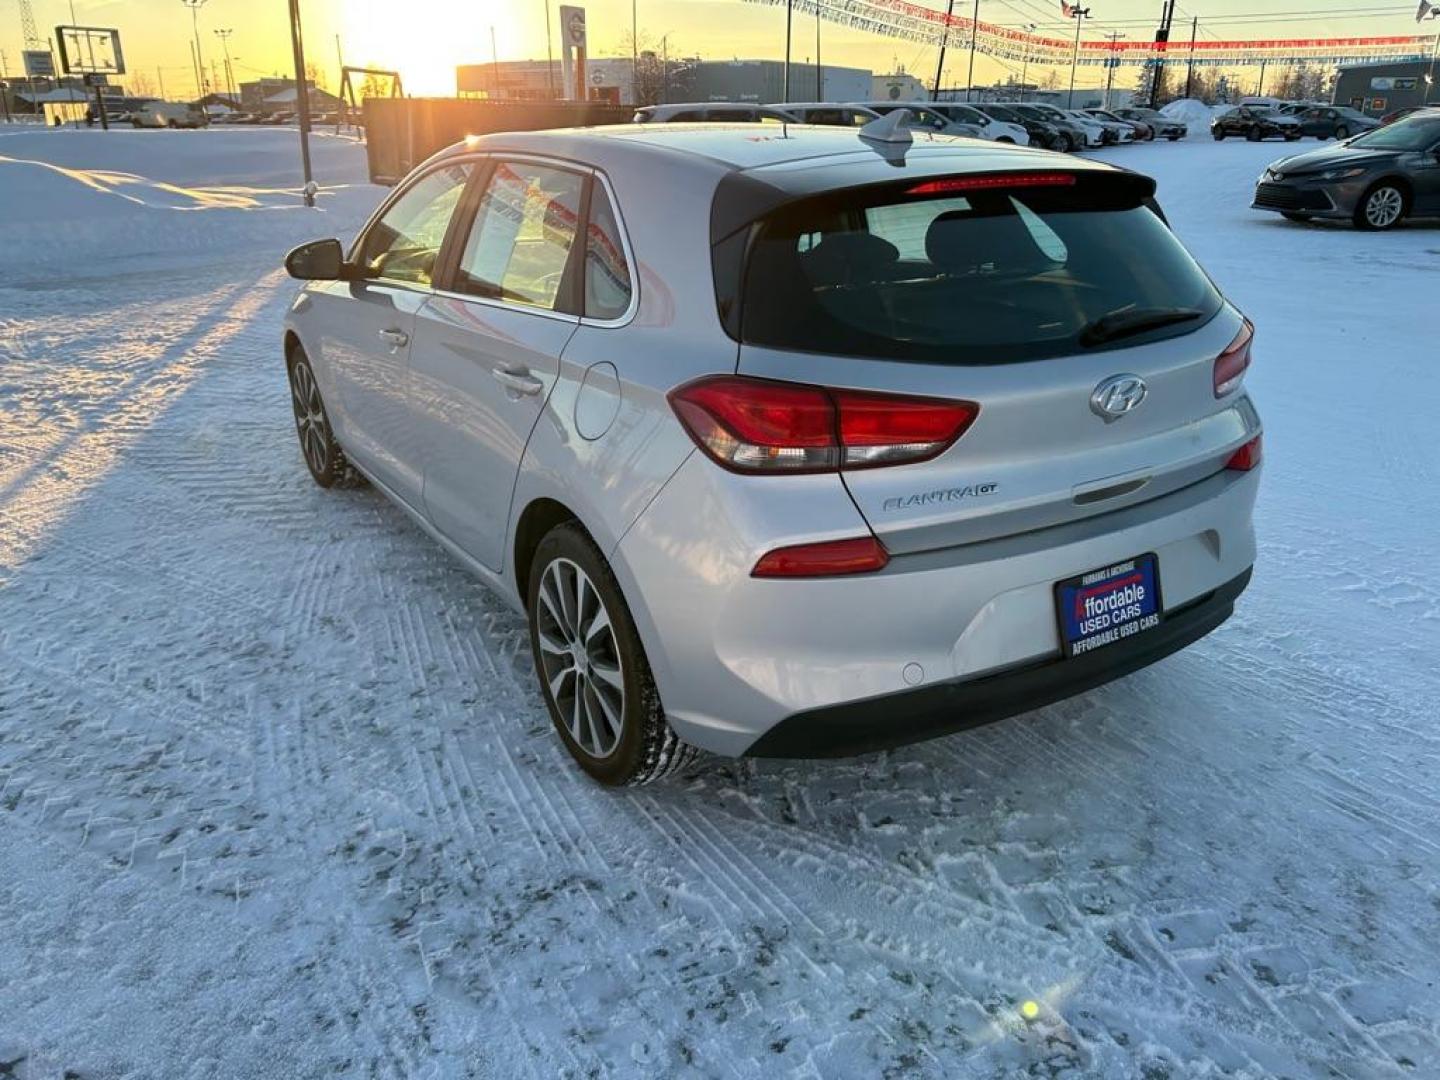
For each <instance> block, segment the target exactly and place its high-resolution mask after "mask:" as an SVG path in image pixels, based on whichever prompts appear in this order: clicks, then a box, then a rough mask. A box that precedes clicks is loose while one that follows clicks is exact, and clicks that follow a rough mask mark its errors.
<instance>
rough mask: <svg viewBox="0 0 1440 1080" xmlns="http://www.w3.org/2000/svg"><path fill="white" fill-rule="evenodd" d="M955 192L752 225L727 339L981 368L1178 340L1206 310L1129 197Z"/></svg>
mask: <svg viewBox="0 0 1440 1080" xmlns="http://www.w3.org/2000/svg"><path fill="white" fill-rule="evenodd" d="M956 183H957V184H958V185H960V186H959V188H958V189H956V188H951V187H949V186H948V185H947V184H946V182H944V181H939V182H930V183H926V184H922V185H919V186H920V187H921V188H923V189H925V190H924V191H923V192H921V191H916V190H915V189H914V188H907V187H906V186H903V185H901V186H896V185H886V187H885V188H882V189H876V188H874V187H869V188H861V189H848V190H845V191H841V192H835V193H830V194H827V195H823V196H817V197H814V198H811V199H806V200H803V201H800V202H798V203H794V204H791V205H789V206H786V207H782V208H781V209H780V210H778V211H776V212H775V213H773V214H772V215H770V216H769V217H768V218H766V219H764V220H762V221H761V222H760V223H759V224H757V225H756V226H754V227H753V229H754V238H753V240H752V241H751V243H750V245H749V248H748V255H747V256H746V267H745V270H744V276H743V282H742V283H741V285H740V292H741V304H740V319H739V327H738V333H739V337H740V340H741V341H742V342H744V343H747V344H753V345H761V346H768V347H772V348H779V349H792V350H798V351H803V352H821V353H830V354H834V355H849V356H867V357H876V358H886V359H902V360H916V361H923V362H931V363H942V364H993V363H1007V362H1012V361H1020V360H1036V359H1043V358H1046V357H1052V356H1062V355H1066V354H1069V353H1074V352H1077V351H1086V350H1087V349H1097V348H1111V347H1118V346H1119V345H1121V344H1132V343H1135V342H1136V341H1139V340H1156V339H1158V338H1163V337H1168V336H1174V335H1177V334H1183V333H1188V332H1189V331H1191V330H1193V329H1194V328H1195V327H1196V326H1199V325H1201V324H1202V323H1203V322H1204V321H1205V320H1207V319H1208V318H1209V317H1210V316H1211V315H1213V314H1214V313H1215V312H1216V311H1218V310H1219V308H1220V304H1221V299H1220V296H1219V294H1218V293H1217V292H1216V291H1215V288H1214V286H1213V285H1211V283H1210V281H1209V279H1208V278H1207V277H1206V276H1205V274H1204V272H1203V271H1201V269H1200V268H1199V267H1198V266H1197V265H1196V264H1195V262H1194V260H1193V259H1191V257H1190V255H1189V254H1188V253H1187V252H1186V251H1185V249H1184V248H1183V247H1182V246H1181V245H1180V243H1179V241H1177V240H1176V239H1175V237H1174V235H1173V234H1172V233H1171V232H1170V230H1169V229H1168V228H1167V227H1166V226H1165V224H1164V223H1163V222H1162V221H1161V220H1160V219H1159V218H1158V217H1157V216H1156V215H1155V214H1154V213H1153V212H1152V211H1151V210H1149V209H1148V208H1147V207H1145V206H1144V205H1141V203H1140V193H1139V189H1138V188H1136V187H1135V186H1134V185H1132V184H1129V183H1126V182H1116V181H1115V180H1114V178H1111V177H1108V176H1105V177H1099V178H1094V177H1090V178H1085V177H1082V178H1078V179H1077V180H1076V182H1074V183H1073V185H1072V184H1068V183H1060V184H1049V185H1044V186H1032V185H1021V186H1017V187H1001V188H988V187H987V188H975V189H971V188H967V187H964V186H963V185H964V178H958V179H957V181H956ZM717 281H718V278H717ZM1157 311H1164V312H1167V313H1169V312H1174V311H1184V312H1185V313H1186V314H1185V317H1184V319H1183V320H1179V319H1174V318H1171V317H1169V316H1168V315H1167V317H1166V318H1164V319H1156V318H1153V317H1152V316H1153V313H1154V312H1157ZM1142 314H1143V315H1144V316H1145V318H1144V319H1138V318H1134V317H1137V316H1139V315H1142ZM1111 324H1116V325H1120V324H1123V326H1120V329H1119V330H1118V331H1117V332H1116V333H1113V334H1112V333H1110V332H1109V331H1108V327H1110V325H1111ZM1097 326H1099V327H1102V328H1107V332H1106V333H1104V334H1100V333H1097V332H1096V327H1097ZM1122 339H1123V340H1122ZM1112 342H1113V344H1112Z"/></svg>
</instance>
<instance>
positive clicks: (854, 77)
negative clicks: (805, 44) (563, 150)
mask: <svg viewBox="0 0 1440 1080" xmlns="http://www.w3.org/2000/svg"><path fill="white" fill-rule="evenodd" d="M634 74H635V68H634V65H633V64H632V62H631V59H630V58H629V57H628V56H627V57H618V58H615V57H594V58H591V59H587V60H586V61H585V82H586V95H585V96H586V99H587V100H590V101H605V102H609V103H611V104H614V105H654V104H664V103H666V102H671V101H748V102H755V103H757V104H771V103H774V102H780V101H784V100H785V99H786V94H785V64H784V62H783V61H780V60H697V59H694V58H688V59H686V58H669V59H662V58H661V57H659V56H656V55H655V54H654V53H649V52H647V53H642V54H641V55H640V67H639V79H638V86H637V80H636V79H635V77H634ZM562 81H563V80H562V78H561V71H560V63H559V61H558V60H557V61H556V62H555V63H554V64H550V63H548V62H547V61H545V60H502V61H501V62H500V63H498V64H496V63H490V64H462V65H460V66H459V67H457V68H456V69H455V90H456V93H457V94H458V95H459V96H460V97H487V98H500V99H505V100H519V101H548V100H552V99H554V98H558V97H559V96H560V95H561V93H562V92H563V91H562V90H561V84H562ZM637 91H638V92H637ZM870 96H871V81H870V72H869V71H868V70H867V69H864V68H851V67H840V66H838V65H834V64H823V65H821V67H820V70H819V71H818V72H817V70H816V66H815V65H814V64H804V63H794V62H792V63H791V65H790V93H789V100H791V101H867V100H869V99H870Z"/></svg>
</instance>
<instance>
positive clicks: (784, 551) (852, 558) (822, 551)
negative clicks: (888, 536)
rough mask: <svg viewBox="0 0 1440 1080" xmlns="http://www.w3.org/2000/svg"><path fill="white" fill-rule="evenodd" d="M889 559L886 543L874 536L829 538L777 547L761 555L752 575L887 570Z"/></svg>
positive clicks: (801, 575)
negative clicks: (851, 538) (816, 542)
mask: <svg viewBox="0 0 1440 1080" xmlns="http://www.w3.org/2000/svg"><path fill="white" fill-rule="evenodd" d="M889 561H890V553H889V552H887V551H886V550H885V545H884V544H882V543H880V541H879V540H876V539H875V537H873V536H857V537H856V538H855V539H853V540H827V541H824V542H823V543H818V544H797V545H796V546H795V547H783V548H776V549H775V550H774V551H771V552H767V553H766V554H764V555H762V556H760V561H759V562H757V563H756V564H755V569H754V570H752V571H750V573H751V576H753V577H769V578H775V577H833V576H834V575H836V574H864V573H868V572H870V571H872V570H881V569H884V567H885V564H886V563H888V562H889Z"/></svg>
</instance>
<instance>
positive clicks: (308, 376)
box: [285, 345, 363, 488]
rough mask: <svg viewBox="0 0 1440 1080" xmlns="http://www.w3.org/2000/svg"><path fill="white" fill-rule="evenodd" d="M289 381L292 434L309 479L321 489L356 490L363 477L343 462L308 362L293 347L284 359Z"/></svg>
mask: <svg viewBox="0 0 1440 1080" xmlns="http://www.w3.org/2000/svg"><path fill="white" fill-rule="evenodd" d="M285 369H286V374H287V375H288V376H289V380H290V406H291V408H292V409H293V411H294V413H295V434H296V435H297V436H298V437H299V439H300V456H301V457H302V458H304V459H305V467H306V468H307V469H309V470H310V476H311V477H312V478H313V479H314V481H315V483H317V484H319V485H320V486H321V487H322V488H332V487H342V488H343V487H355V486H356V485H358V484H359V483H361V481H362V479H363V478H362V477H361V476H360V474H359V473H358V472H356V471H355V467H354V466H353V465H351V464H350V462H348V461H347V460H346V459H345V452H344V451H343V450H341V449H340V444H339V443H338V442H336V441H335V432H334V430H333V429H332V428H331V427H330V415H329V413H327V412H326V411H325V401H324V399H323V398H321V396H320V385H319V384H318V383H317V382H316V381H315V373H314V372H313V371H312V370H311V369H310V358H309V357H307V356H306V355H305V350H304V349H302V348H300V346H298V345H296V346H293V347H292V348H291V349H290V352H289V355H287V356H286V358H285Z"/></svg>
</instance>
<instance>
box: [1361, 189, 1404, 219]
mask: <svg viewBox="0 0 1440 1080" xmlns="http://www.w3.org/2000/svg"><path fill="white" fill-rule="evenodd" d="M1404 210H1405V197H1404V196H1403V195H1401V194H1400V192H1399V190H1398V189H1397V188H1393V187H1382V188H1376V189H1375V190H1374V191H1372V192H1371V193H1370V195H1369V197H1368V198H1367V199H1366V200H1365V220H1366V221H1367V222H1368V223H1369V224H1370V225H1371V226H1372V227H1373V228H1376V229H1388V228H1389V227H1390V226H1391V225H1394V224H1395V222H1397V221H1399V220H1400V215H1401V214H1402V213H1403V212H1404Z"/></svg>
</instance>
